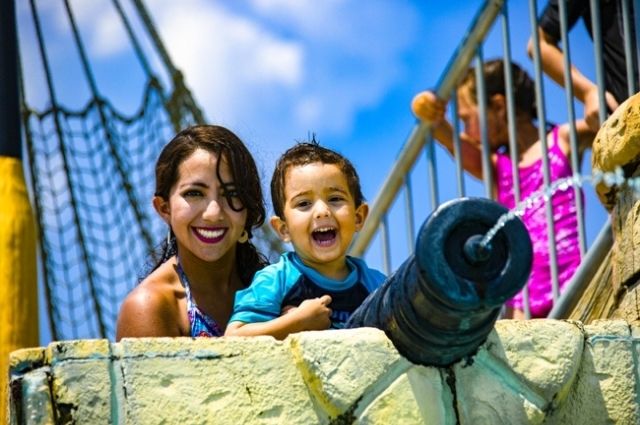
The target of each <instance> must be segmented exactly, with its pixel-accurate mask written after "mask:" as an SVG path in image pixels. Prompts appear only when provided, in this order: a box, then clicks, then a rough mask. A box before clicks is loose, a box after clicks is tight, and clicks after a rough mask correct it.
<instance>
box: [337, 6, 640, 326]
mask: <svg viewBox="0 0 640 425" xmlns="http://www.w3.org/2000/svg"><path fill="white" fill-rule="evenodd" d="M507 3H508V2H507V1H505V0H487V1H485V3H484V4H483V5H482V7H481V8H480V10H479V11H478V13H477V14H476V16H475V18H474V19H473V21H472V23H471V25H470V27H469V29H468V31H467V34H466V36H465V37H464V38H463V40H462V41H461V42H460V44H459V47H458V48H457V49H456V51H455V52H454V54H453V56H452V58H451V59H450V61H449V63H448V64H447V66H446V67H445V70H444V72H443V73H442V75H441V77H440V79H439V82H438V83H437V85H436V87H435V89H434V90H433V91H434V92H435V93H436V94H437V96H438V97H439V98H441V99H451V102H450V106H451V108H452V119H451V122H452V125H453V128H454V140H453V145H454V146H453V153H454V161H455V173H456V179H455V181H456V185H457V190H458V196H465V195H466V194H465V184H464V178H463V169H462V161H461V157H460V153H461V152H462V150H461V148H460V143H461V142H460V139H459V137H457V136H458V133H459V123H458V119H457V105H456V102H455V97H456V96H453V95H454V93H455V90H456V88H457V83H458V81H459V80H460V78H461V77H462V76H463V74H464V73H466V72H467V69H468V68H469V66H470V65H471V63H472V61H473V60H474V59H475V63H476V65H481V64H482V63H483V44H484V42H485V38H486V37H487V35H488V33H489V32H490V30H491V29H492V26H493V25H494V24H495V23H496V20H497V19H498V18H501V32H502V46H503V58H504V60H505V63H511V47H510V40H511V36H510V30H509V28H510V24H509V14H508V11H507ZM599 3H600V2H599V1H598V0H590V6H591V8H592V10H594V11H595V12H594V13H592V17H593V22H592V24H593V35H592V37H593V40H594V57H595V64H596V66H595V67H596V81H597V85H598V87H599V89H600V122H604V120H605V118H606V114H607V113H606V108H605V104H604V71H603V65H602V41H601V40H602V31H601V28H600V25H599V22H600V13H599V7H600V4H599ZM621 3H622V4H623V7H622V18H623V23H624V39H625V46H624V49H625V53H626V55H627V57H628V58H631V56H632V52H633V51H634V50H635V47H634V44H636V43H635V41H636V38H635V37H634V36H633V35H632V28H633V26H634V24H635V23H636V22H639V21H640V20H639V18H638V13H637V12H638V11H637V10H636V13H635V15H634V16H632V12H631V10H630V8H629V4H628V2H627V1H622V2H621ZM636 3H637V2H636ZM559 4H560V7H559V12H560V31H561V40H560V41H561V43H562V47H563V51H564V63H563V68H564V81H568V82H569V84H566V85H565V86H566V102H567V114H568V120H569V122H570V123H571V124H570V126H569V127H570V148H571V151H572V152H578V146H577V131H576V126H575V120H576V114H575V109H574V93H573V90H572V88H571V87H572V84H571V83H572V80H571V75H572V74H571V67H572V63H571V56H570V44H569V37H568V34H567V33H568V29H569V28H568V24H567V11H566V5H565V3H564V2H563V1H560V2H559ZM638 8H639V7H636V9H638ZM529 15H530V25H531V28H533V29H536V30H532V31H531V39H532V41H533V46H534V49H533V54H532V59H533V65H534V75H533V77H534V81H535V91H536V105H537V113H538V117H539V119H538V128H539V130H540V139H541V140H546V131H547V130H546V122H547V119H546V118H547V117H546V111H545V109H544V105H545V100H544V90H543V87H542V84H543V73H542V63H541V54H540V40H539V38H538V31H537V28H538V17H537V15H538V6H537V3H536V1H535V0H530V2H529ZM519 24H521V23H519ZM635 36H636V37H637V36H638V34H637V33H636V34H635ZM638 44H640V43H638ZM636 45H637V44H636ZM639 56H640V55H639ZM637 66H638V64H637V63H636V62H635V61H633V60H627V69H626V72H627V79H628V81H629V83H628V94H629V95H631V94H633V93H634V92H635V91H636V90H637V86H638V82H637V81H636V80H635V78H634V75H635V74H634V70H635V69H636V67H637ZM476 69H477V70H479V71H478V72H477V74H476V77H477V78H476V79H477V81H478V84H477V89H478V93H477V98H478V109H479V115H480V120H481V126H480V127H481V129H480V133H481V144H482V148H483V149H482V151H483V152H482V167H483V183H484V187H485V191H484V192H485V196H487V197H493V193H492V182H491V175H492V173H491V172H487V171H488V170H489V167H491V163H490V152H489V145H488V140H487V139H488V137H487V128H486V126H487V111H486V108H485V106H484V105H486V100H485V93H484V90H485V89H484V83H483V82H484V76H483V75H482V71H481V69H482V66H476ZM505 70H506V71H505V83H506V93H505V94H506V96H505V98H506V103H507V117H508V133H509V154H510V156H511V162H512V164H513V176H514V186H515V187H514V197H515V201H516V203H517V202H519V201H520V200H521V199H520V198H521V194H520V184H519V179H518V160H517V159H518V151H517V143H516V140H515V136H516V127H515V107H514V104H515V102H514V93H513V82H512V75H511V67H510V66H505ZM431 130H432V128H431V125H430V124H429V123H426V122H422V121H418V122H416V124H415V126H414V128H413V129H412V131H411V133H410V136H409V138H408V140H407V141H406V142H405V144H404V146H403V147H402V149H401V150H400V153H399V155H398V157H397V159H396V161H395V163H394V164H393V166H392V169H391V171H390V172H389V174H388V175H387V177H386V179H385V180H384V182H383V184H382V187H381V189H380V190H379V192H378V195H377V197H376V198H375V200H374V201H373V203H372V204H371V209H370V213H369V216H368V218H367V221H366V222H365V225H364V227H363V229H362V230H361V231H360V233H359V235H358V236H357V238H356V240H355V241H354V243H353V245H352V247H351V250H350V254H352V255H356V256H362V255H363V254H364V253H365V252H366V251H367V249H368V248H369V246H370V244H371V242H372V240H373V239H374V238H375V236H376V235H377V234H378V232H380V233H379V234H380V240H381V242H382V248H381V252H382V256H383V265H384V268H385V270H384V271H385V272H386V273H387V274H390V272H391V252H390V247H389V245H390V243H389V241H390V237H389V230H390V227H389V221H390V220H389V213H390V209H391V206H392V204H393V203H394V201H395V200H396V198H397V197H398V194H399V192H400V191H401V190H404V195H405V196H404V198H405V202H404V207H405V216H406V217H407V220H406V221H407V223H406V226H407V230H406V232H407V234H408V235H409V236H411V237H410V238H409V245H412V240H413V238H415V229H414V222H413V217H414V211H413V204H414V202H413V198H412V183H411V181H412V177H411V172H412V169H413V168H414V165H415V164H416V162H417V161H418V159H419V155H420V153H421V152H422V151H423V150H424V154H425V156H426V161H427V180H428V182H427V187H428V188H429V198H430V201H431V205H432V207H433V208H435V207H436V206H438V205H439V203H440V200H439V193H438V190H439V184H438V183H439V182H438V181H437V173H436V170H437V164H436V155H435V153H434V143H433V142H432V138H431V132H432V131H431ZM541 148H542V163H543V165H542V166H543V176H544V187H545V188H549V186H550V184H551V183H552V182H551V181H550V174H549V160H548V152H547V149H548V148H547V145H546V144H545V143H542V144H541ZM571 157H572V158H571V169H572V173H573V174H574V175H577V174H580V172H581V171H580V163H579V159H578V155H571ZM414 186H418V185H414ZM422 186H424V183H423V184H422ZM575 202H576V206H577V215H578V237H579V243H580V252H581V255H582V258H583V260H582V262H581V265H580V267H579V268H578V270H577V271H576V272H575V274H574V276H573V278H572V279H571V281H570V282H569V283H568V284H567V285H566V286H565V290H564V291H563V292H562V293H561V292H560V289H559V282H558V270H557V258H556V247H555V244H554V243H550V244H549V250H550V252H549V258H550V266H551V272H552V290H553V299H554V308H553V310H552V312H551V313H550V316H549V317H554V318H562V317H564V316H565V315H566V314H567V313H568V312H569V311H570V309H571V308H573V306H575V302H576V300H577V298H578V297H579V296H580V294H581V293H582V289H583V288H584V287H585V286H586V284H587V283H588V282H589V281H590V280H591V279H592V277H593V276H594V274H595V272H596V271H597V268H598V266H599V265H600V263H601V262H602V261H603V258H604V256H605V255H606V253H607V252H608V251H609V250H610V248H611V244H612V238H611V230H610V223H609V222H608V221H607V222H605V223H604V225H603V228H602V230H601V231H600V234H599V236H598V237H597V238H596V240H595V241H594V242H593V244H592V246H591V247H590V249H589V250H588V252H587V249H586V245H587V244H586V236H585V221H584V211H583V205H582V204H583V201H582V192H581V190H580V188H579V187H576V188H575ZM545 209H546V220H547V230H548V232H549V240H551V241H553V240H555V237H554V222H553V211H552V205H551V202H550V201H547V202H546V206H545ZM394 225H395V223H394ZM394 230H396V231H397V230H399V229H394ZM411 250H412V248H410V249H409V252H410V253H411V252H412V251H411ZM523 295H524V302H525V311H524V312H525V317H530V312H529V308H528V297H527V291H526V289H525V291H524V294H523Z"/></svg>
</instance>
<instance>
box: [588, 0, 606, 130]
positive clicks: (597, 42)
mask: <svg viewBox="0 0 640 425" xmlns="http://www.w3.org/2000/svg"><path fill="white" fill-rule="evenodd" d="M589 7H590V8H591V33H592V35H593V50H594V53H595V63H596V84H597V86H598V98H599V101H600V102H599V107H598V112H599V113H598V117H599V119H600V122H601V123H603V122H604V120H605V119H607V105H606V103H605V98H604V65H603V64H602V28H601V27H600V0H589Z"/></svg>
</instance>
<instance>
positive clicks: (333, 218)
mask: <svg viewBox="0 0 640 425" xmlns="http://www.w3.org/2000/svg"><path fill="white" fill-rule="evenodd" d="M271 198H272V201H273V209H274V212H275V214H276V215H275V216H273V217H272V218H271V221H270V223H271V226H272V227H273V229H274V230H275V231H276V233H277V234H278V236H279V237H280V239H282V240H283V241H284V242H290V243H291V244H292V245H293V249H294V252H287V253H285V254H283V255H282V256H281V258H280V261H279V262H278V263H276V264H272V265H270V266H267V267H266V268H264V269H262V270H261V271H259V272H257V273H256V275H255V276H254V278H253V282H252V283H251V286H250V287H249V288H247V289H244V290H242V291H238V292H237V293H236V299H235V306H234V312H233V315H232V316H231V319H230V320H229V325H228V326H227V331H226V333H225V335H236V336H254V335H271V336H273V337H275V338H278V339H284V338H285V337H286V336H287V335H289V334H290V333H294V332H300V331H305V330H321V329H327V328H329V327H331V328H342V327H344V324H345V323H346V321H347V319H348V318H349V316H350V315H351V313H353V312H354V311H355V310H356V308H358V307H359V306H360V304H362V302H363V301H364V299H365V298H366V297H367V296H368V295H369V293H371V292H373V290H374V289H376V288H377V287H378V286H380V284H381V283H382V282H383V281H384V280H385V276H384V275H383V274H382V273H380V272H379V271H376V270H373V269H370V268H368V267H367V265H366V264H365V263H364V261H362V260H360V259H357V258H352V257H349V256H347V255H346V252H347V249H348V248H349V245H350V243H351V240H352V239H353V235H354V234H355V232H357V231H359V230H360V229H361V228H362V225H363V223H364V220H365V218H366V217H367V214H368V212H369V207H368V206H367V204H366V203H365V202H364V198H363V196H362V191H361V189H360V180H359V178H358V174H357V173H356V170H355V169H354V167H353V165H352V164H351V162H349V160H347V159H346V158H344V157H343V156H342V155H340V154H338V153H336V152H334V151H332V150H330V149H326V148H323V147H321V146H320V145H318V144H317V143H315V141H312V143H299V144H297V145H296V146H294V147H293V148H291V149H289V150H288V151H286V152H285V153H284V155H282V156H281V157H280V159H279V160H278V162H277V163H276V169H275V171H274V174H273V177H272V179H271Z"/></svg>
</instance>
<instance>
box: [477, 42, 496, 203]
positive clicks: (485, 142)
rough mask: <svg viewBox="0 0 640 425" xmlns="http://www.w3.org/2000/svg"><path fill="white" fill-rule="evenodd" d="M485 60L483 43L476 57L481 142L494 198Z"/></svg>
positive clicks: (487, 182) (489, 193)
mask: <svg viewBox="0 0 640 425" xmlns="http://www.w3.org/2000/svg"><path fill="white" fill-rule="evenodd" d="M483 66H484V61H483V59H482V45H480V46H478V50H477V57H476V68H475V73H476V92H477V98H478V114H479V115H480V143H481V145H482V180H483V181H484V189H485V195H486V197H487V198H489V199H492V198H493V178H492V175H493V166H492V164H491V148H490V147H489V131H488V130H489V129H488V128H487V91H486V87H485V82H484V69H483Z"/></svg>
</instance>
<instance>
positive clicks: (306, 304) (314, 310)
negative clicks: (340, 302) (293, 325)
mask: <svg viewBox="0 0 640 425" xmlns="http://www.w3.org/2000/svg"><path fill="white" fill-rule="evenodd" d="M329 304H331V297H330V296H329V295H323V296H321V297H320V298H312V299H309V300H304V301H303V302H302V303H301V304H300V305H299V306H298V308H295V309H293V310H290V311H288V313H289V314H295V315H296V316H297V317H296V319H297V320H299V321H300V324H301V327H302V328H303V329H304V330H308V331H320V330H324V329H329V327H330V326H331V309H330V308H329V307H328V305H329Z"/></svg>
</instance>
